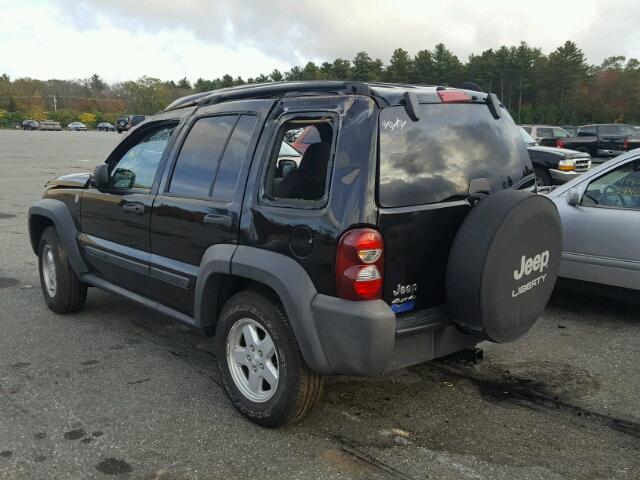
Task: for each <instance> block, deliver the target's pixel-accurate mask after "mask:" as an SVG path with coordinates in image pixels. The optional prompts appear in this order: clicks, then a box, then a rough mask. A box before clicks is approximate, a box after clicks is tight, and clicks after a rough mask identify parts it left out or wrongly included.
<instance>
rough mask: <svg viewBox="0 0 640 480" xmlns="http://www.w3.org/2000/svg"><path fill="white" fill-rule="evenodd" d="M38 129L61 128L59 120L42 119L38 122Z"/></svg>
mask: <svg viewBox="0 0 640 480" xmlns="http://www.w3.org/2000/svg"><path fill="white" fill-rule="evenodd" d="M40 130H52V131H56V132H59V131H61V130H62V125H60V122H56V121H54V120H43V121H42V122H40Z"/></svg>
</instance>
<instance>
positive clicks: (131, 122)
mask: <svg viewBox="0 0 640 480" xmlns="http://www.w3.org/2000/svg"><path fill="white" fill-rule="evenodd" d="M145 118H146V117H145V116H144V115H120V116H119V117H118V119H117V120H116V130H117V131H118V133H122V132H126V131H127V130H129V129H130V128H132V127H135V126H136V125H138V124H139V123H142V122H144V119H145Z"/></svg>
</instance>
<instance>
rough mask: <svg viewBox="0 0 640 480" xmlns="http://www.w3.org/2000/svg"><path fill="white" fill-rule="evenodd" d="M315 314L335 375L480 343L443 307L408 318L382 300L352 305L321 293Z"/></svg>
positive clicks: (415, 360)
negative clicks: (462, 328) (458, 326)
mask: <svg viewBox="0 0 640 480" xmlns="http://www.w3.org/2000/svg"><path fill="white" fill-rule="evenodd" d="M312 310H313V316H314V320H315V322H316V327H317V330H318V335H319V337H320V342H321V344H322V348H323V351H324V353H325V356H326V358H327V362H328V363H329V365H330V367H331V369H332V371H333V372H334V373H336V374H346V375H375V374H378V373H381V372H384V371H386V370H393V369H398V368H402V367H406V366H409V365H415V364H418V363H423V362H426V361H429V360H433V359H434V358H438V357H442V356H445V355H449V354H451V353H454V352H457V351H460V350H463V349H465V348H470V347H473V346H475V345H476V344H478V343H479V342H480V341H481V340H480V339H478V338H477V337H473V336H470V335H466V334H464V333H462V332H461V331H460V330H459V329H458V328H457V327H456V326H455V325H454V324H452V323H451V321H450V320H449V318H448V316H447V314H446V312H445V311H444V310H443V309H430V310H426V311H421V312H418V313H414V314H409V315H403V316H402V317H400V319H397V318H396V315H395V314H394V313H393V312H392V311H391V308H389V306H388V305H387V304H386V303H385V302H384V301H382V300H373V301H366V302H352V301H349V300H343V299H340V298H336V297H330V296H327V295H321V294H318V295H316V296H315V297H314V299H313V302H312Z"/></svg>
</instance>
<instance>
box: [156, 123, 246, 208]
mask: <svg viewBox="0 0 640 480" xmlns="http://www.w3.org/2000/svg"><path fill="white" fill-rule="evenodd" d="M237 119H238V116H237V115H225V116H219V117H204V118H200V119H199V120H197V121H196V122H195V123H194V124H193V126H192V127H191V130H190V131H189V133H188V135H187V138H186V140H185V141H184V143H183V145H182V148H181V149H180V153H179V154H178V159H177V160H176V164H175V167H174V171H173V176H172V178H171V184H170V185H169V192H170V193H173V194H176V195H184V196H189V197H208V196H209V194H210V191H211V187H212V184H213V179H214V178H215V175H216V172H217V171H218V165H219V164H220V157H221V155H222V152H223V151H224V149H225V146H226V144H227V139H228V138H229V134H230V133H231V130H232V129H233V126H234V125H235V123H236V121H237Z"/></svg>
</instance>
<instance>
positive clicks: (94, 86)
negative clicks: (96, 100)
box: [89, 73, 107, 92]
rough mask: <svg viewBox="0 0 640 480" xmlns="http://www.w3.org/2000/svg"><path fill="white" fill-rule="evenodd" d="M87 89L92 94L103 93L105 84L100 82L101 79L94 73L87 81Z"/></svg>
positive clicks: (102, 81) (105, 87)
mask: <svg viewBox="0 0 640 480" xmlns="http://www.w3.org/2000/svg"><path fill="white" fill-rule="evenodd" d="M89 88H90V89H91V90H92V91H93V92H104V91H105V90H106V89H107V84H106V82H105V81H104V80H102V78H100V75H98V74H97V73H94V74H93V75H91V78H90V79H89Z"/></svg>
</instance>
